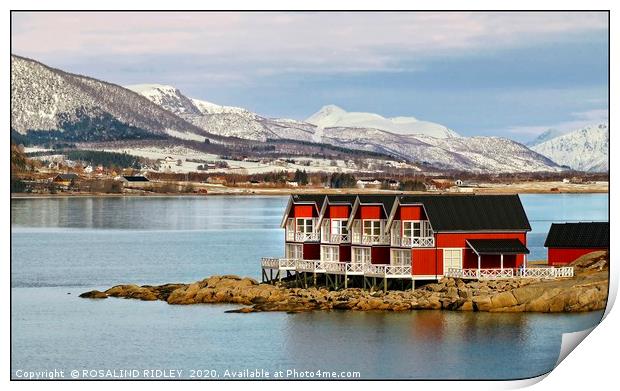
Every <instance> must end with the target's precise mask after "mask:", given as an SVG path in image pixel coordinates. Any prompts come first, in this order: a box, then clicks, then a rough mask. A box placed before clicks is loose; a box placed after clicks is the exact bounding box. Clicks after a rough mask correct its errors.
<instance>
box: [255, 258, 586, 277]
mask: <svg viewBox="0 0 620 391" xmlns="http://www.w3.org/2000/svg"><path fill="white" fill-rule="evenodd" d="M261 267H262V268H264V269H279V270H296V271H300V272H318V273H339V274H360V275H361V274H363V275H366V276H370V277H394V278H399V277H410V276H411V275H412V274H411V272H412V269H411V266H410V265H384V264H375V265H373V264H362V263H358V262H334V261H318V260H305V259H292V258H262V259H261ZM573 275H574V269H573V268H572V267H559V268H556V267H532V268H527V269H516V271H515V269H511V268H507V269H459V268H449V269H448V270H447V271H446V272H445V273H444V276H445V277H452V278H462V279H482V280H484V279H487V280H492V279H502V278H514V277H519V278H543V279H547V278H566V277H573Z"/></svg>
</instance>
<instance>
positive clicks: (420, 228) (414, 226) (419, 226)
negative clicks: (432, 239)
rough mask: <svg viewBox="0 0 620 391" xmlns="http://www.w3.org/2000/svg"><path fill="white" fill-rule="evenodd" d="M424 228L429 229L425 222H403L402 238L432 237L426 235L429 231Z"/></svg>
mask: <svg viewBox="0 0 620 391" xmlns="http://www.w3.org/2000/svg"><path fill="white" fill-rule="evenodd" d="M426 227H429V224H428V223H427V222H426V221H405V222H403V236H404V237H405V238H419V237H423V236H432V234H430V235H429V234H428V232H429V230H428V229H427V228H426Z"/></svg>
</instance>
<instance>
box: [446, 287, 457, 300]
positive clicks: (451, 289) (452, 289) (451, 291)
mask: <svg viewBox="0 0 620 391" xmlns="http://www.w3.org/2000/svg"><path fill="white" fill-rule="evenodd" d="M446 296H447V297H450V298H453V299H456V298H458V297H459V290H458V288H457V287H456V285H455V286H451V287H448V289H447V291H446Z"/></svg>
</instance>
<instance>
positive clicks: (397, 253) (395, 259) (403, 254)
mask: <svg viewBox="0 0 620 391" xmlns="http://www.w3.org/2000/svg"><path fill="white" fill-rule="evenodd" d="M390 255H391V256H390V265H393V266H411V250H409V249H405V250H403V249H392V251H391V254H390Z"/></svg>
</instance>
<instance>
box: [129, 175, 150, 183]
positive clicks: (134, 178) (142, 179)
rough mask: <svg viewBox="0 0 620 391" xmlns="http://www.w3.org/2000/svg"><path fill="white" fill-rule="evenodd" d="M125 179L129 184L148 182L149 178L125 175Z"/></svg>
mask: <svg viewBox="0 0 620 391" xmlns="http://www.w3.org/2000/svg"><path fill="white" fill-rule="evenodd" d="M123 178H125V179H126V180H127V181H128V182H148V181H149V180H148V178H147V177H144V176H142V175H124V176H123Z"/></svg>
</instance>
